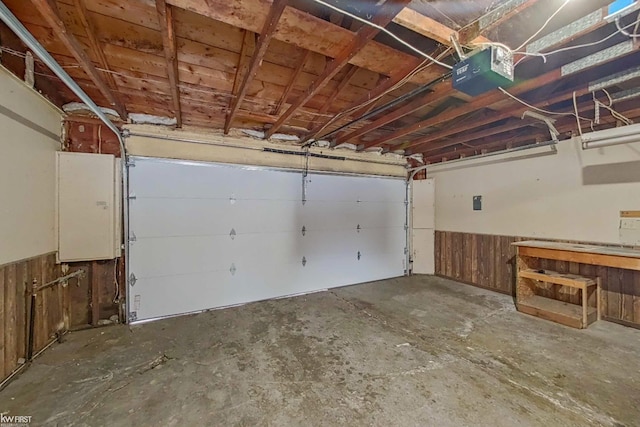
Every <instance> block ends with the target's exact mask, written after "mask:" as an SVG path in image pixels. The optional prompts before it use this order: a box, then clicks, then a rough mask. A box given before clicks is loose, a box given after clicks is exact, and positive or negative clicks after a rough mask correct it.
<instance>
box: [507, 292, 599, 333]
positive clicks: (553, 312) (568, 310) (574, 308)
mask: <svg viewBox="0 0 640 427" xmlns="http://www.w3.org/2000/svg"><path fill="white" fill-rule="evenodd" d="M518 311H520V312H522V313H527V314H531V315H533V316H536V317H540V318H542V319H546V320H551V321H553V322H556V323H560V324H563V325H566V326H570V327H572V328H578V329H582V327H583V325H582V308H581V307H580V306H579V305H576V304H571V303H566V302H562V301H558V300H555V299H551V298H545V297H542V296H539V295H535V296H530V297H527V298H526V299H524V300H519V301H518ZM587 315H588V324H590V323H593V322H595V321H596V320H597V313H596V309H595V308H593V307H588V308H587Z"/></svg>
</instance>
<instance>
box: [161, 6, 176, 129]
mask: <svg viewBox="0 0 640 427" xmlns="http://www.w3.org/2000/svg"><path fill="white" fill-rule="evenodd" d="M156 10H157V11H158V21H159V23H160V32H161V33H162V45H163V47H164V57H165V61H166V62H167V77H168V78H169V86H170V89H171V99H172V101H173V111H174V114H175V116H176V126H177V127H179V128H180V127H182V107H181V106H180V75H179V73H178V48H177V41H176V33H175V29H174V26H173V25H174V20H173V8H172V6H169V5H168V4H166V2H165V0H156Z"/></svg>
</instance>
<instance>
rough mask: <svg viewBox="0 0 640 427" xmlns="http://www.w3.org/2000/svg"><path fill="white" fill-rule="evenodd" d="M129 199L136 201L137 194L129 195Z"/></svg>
mask: <svg viewBox="0 0 640 427" xmlns="http://www.w3.org/2000/svg"><path fill="white" fill-rule="evenodd" d="M128 199H129V200H135V199H136V195H135V193H129V197H128Z"/></svg>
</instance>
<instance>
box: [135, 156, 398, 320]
mask: <svg viewBox="0 0 640 427" xmlns="http://www.w3.org/2000/svg"><path fill="white" fill-rule="evenodd" d="M132 163H133V166H132V167H130V168H129V194H130V196H131V199H130V203H129V221H130V222H129V224H130V232H129V234H130V236H131V241H130V243H129V273H130V275H129V284H128V291H129V294H128V302H129V307H128V309H129V318H130V321H132V322H136V321H143V320H149V319H155V318H159V317H165V316H171V315H177V314H183V313H191V312H197V311H201V310H206V309H211V308H217V307H224V306H229V305H234V304H241V303H246V302H250V301H259V300H263V299H268V298H274V297H280V296H285V295H293V294H300V293H306V292H312V291H317V290H321V289H327V288H331V287H336V286H344V285H350V284H355V283H362V282H367V281H371V280H378V279H385V278H390V277H397V276H401V275H403V274H404V268H405V241H406V232H405V227H404V225H405V219H406V218H405V217H406V212H405V203H404V199H405V184H404V181H403V180H401V179H391V178H374V177H355V176H340V175H326V174H315V173H310V174H309V175H308V176H307V184H306V191H305V193H306V201H305V202H304V203H303V202H302V200H303V184H302V183H303V180H302V174H301V173H300V172H290V171H282V170H269V169H263V168H251V167H237V166H231V165H221V164H213V163H204V162H185V161H174V160H161V159H150V158H141V157H137V158H136V157H134V158H132Z"/></svg>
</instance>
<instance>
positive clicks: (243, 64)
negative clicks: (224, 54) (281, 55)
mask: <svg viewBox="0 0 640 427" xmlns="http://www.w3.org/2000/svg"><path fill="white" fill-rule="evenodd" d="M255 48H256V39H255V36H254V33H252V32H251V31H249V30H244V35H243V36H242V47H241V48H240V55H239V56H238V65H237V66H236V73H235V76H234V78H233V88H232V89H231V95H232V96H231V98H230V99H229V107H228V111H231V108H232V107H233V102H234V101H235V99H236V98H237V96H238V92H239V91H240V84H241V83H242V78H243V76H245V75H246V74H247V72H248V70H249V60H250V59H251V57H252V56H253V53H254V51H255Z"/></svg>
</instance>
